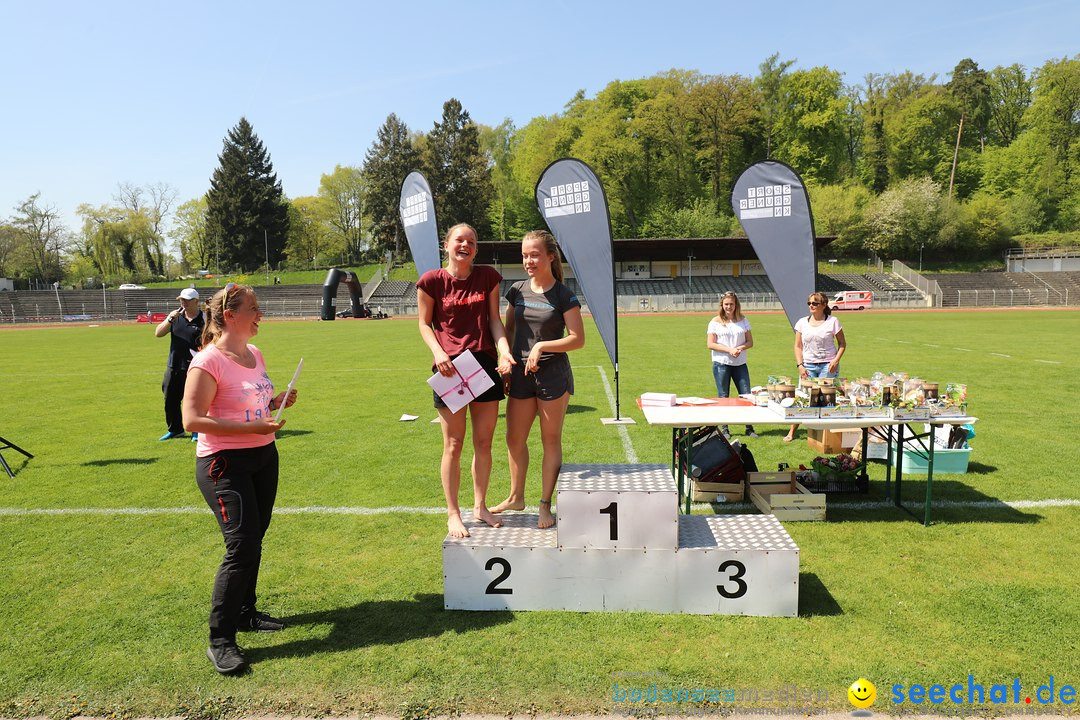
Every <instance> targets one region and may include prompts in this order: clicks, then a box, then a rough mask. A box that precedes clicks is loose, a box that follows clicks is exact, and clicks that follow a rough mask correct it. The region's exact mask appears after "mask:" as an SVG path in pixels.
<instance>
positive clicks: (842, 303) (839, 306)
mask: <svg viewBox="0 0 1080 720" xmlns="http://www.w3.org/2000/svg"><path fill="white" fill-rule="evenodd" d="M831 305H832V309H833V310H862V309H863V308H868V307H872V306H873V305H874V293H872V292H871V291H869V290H841V291H840V292H838V293H836V297H834V298H833V299H832V303H831Z"/></svg>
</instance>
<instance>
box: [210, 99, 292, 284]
mask: <svg viewBox="0 0 1080 720" xmlns="http://www.w3.org/2000/svg"><path fill="white" fill-rule="evenodd" d="M218 163H219V165H218V167H217V169H215V170H214V174H213V176H212V177H211V178H210V191H209V192H208V193H207V194H206V203H207V217H206V221H207V237H208V238H209V239H210V243H211V244H212V245H216V246H217V248H216V250H217V251H219V252H220V255H219V256H218V262H219V263H220V265H221V267H222V268H229V269H236V270H240V271H245V272H247V271H253V270H257V269H258V268H259V267H261V266H263V264H264V263H266V262H267V254H269V262H270V264H271V265H276V264H277V263H278V262H280V260H281V258H282V255H283V251H284V248H285V240H286V237H287V236H288V233H289V212H288V201H287V200H286V199H285V196H284V193H282V191H281V182H280V181H279V180H278V179H277V175H275V174H274V166H273V164H272V163H271V162H270V155H269V153H267V151H266V148H265V147H263V144H262V141H261V140H259V138H258V136H257V135H256V134H255V132H254V131H253V130H252V128H251V123H249V122H248V121H247V118H243V117H242V118H240V122H239V123H237V124H236V127H234V128H232V129H231V130H229V134H228V136H227V137H226V138H225V141H224V148H223V149H222V151H221V154H220V155H218Z"/></svg>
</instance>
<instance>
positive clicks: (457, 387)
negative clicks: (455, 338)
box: [428, 350, 495, 413]
mask: <svg viewBox="0 0 1080 720" xmlns="http://www.w3.org/2000/svg"><path fill="white" fill-rule="evenodd" d="M454 369H455V373H454V374H453V375H451V376H450V377H446V376H445V375H443V374H442V373H435V374H434V375H432V376H431V377H429V378H428V385H430V386H431V389H432V390H434V391H435V393H436V394H437V395H438V396H439V397H441V398H442V401H443V402H444V403H446V407H448V408H449V409H450V412H452V413H456V412H457V411H458V410H460V409H461V408H463V407H465V406H466V405H468V404H469V403H471V402H472V401H473V400H474V399H475V398H476V396H477V395H483V394H484V392H485V391H486V390H487V389H488V388H490V387H493V386H494V385H495V381H494V380H492V379H491V376H490V375H488V374H487V372H485V371H484V368H482V367H480V363H479V362H477V360H476V356H475V355H473V354H472V352H470V351H469V350H466V351H465V352H463V353H461V354H460V355H458V356H457V357H456V358H454Z"/></svg>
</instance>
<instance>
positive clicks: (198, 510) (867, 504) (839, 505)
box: [0, 498, 1080, 517]
mask: <svg viewBox="0 0 1080 720" xmlns="http://www.w3.org/2000/svg"><path fill="white" fill-rule="evenodd" d="M909 504H918V503H917V502H916V501H915V500H914V499H912V500H910V501H909ZM730 505H731V507H736V508H742V507H751V505H750V504H749V503H731V504H730ZM695 506H696V507H702V508H704V507H709V505H708V504H706V503H695ZM829 507H830V508H835V509H843V510H859V509H886V508H891V507H894V505H893V503H892V501H891V500H866V501H861V502H859V501H856V502H835V503H829ZM934 507H935V508H974V509H986V510H993V509H995V508H997V509H1000V508H1006V507H1008V508H1013V509H1014V510H1026V509H1029V508H1056V507H1080V500H1074V499H1070V498H1050V499H1046V500H935V501H934ZM526 510H527V511H529V512H537V511H538V509H537V508H535V507H530V508H526ZM445 513H446V508H445V507H408V506H405V505H392V506H390V507H381V508H368V507H348V506H346V507H327V506H322V505H312V506H309V507H276V508H274V514H275V515H395V514H402V515H442V514H445ZM209 514H210V509H209V508H205V507H174V508H167V507H165V508H5V507H0V516H4V517H10V516H28V515H39V516H40V515H46V516H52V515H97V516H103V517H108V516H116V515H209Z"/></svg>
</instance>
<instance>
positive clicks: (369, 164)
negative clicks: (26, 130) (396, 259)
mask: <svg viewBox="0 0 1080 720" xmlns="http://www.w3.org/2000/svg"><path fill="white" fill-rule="evenodd" d="M419 164H420V154H419V153H418V152H417V151H416V148H415V147H413V143H412V139H411V138H410V137H409V128H408V126H407V125H405V123H403V122H402V121H401V120H400V119H399V118H398V116H397V115H395V114H393V113H390V114H389V115H388V116H387V117H386V121H385V122H383V124H382V126H380V127H379V130H378V132H377V135H376V139H375V142H374V143H372V145H371V147H370V148H369V149H368V151H367V154H366V155H365V156H364V170H363V173H364V178H365V181H366V183H367V212H368V213H369V215H370V217H371V234H372V247H373V249H374V250H375V251H376V252H378V253H380V254H381V253H383V252H386V251H388V250H393V251H395V252H396V251H397V250H398V249H399V248H398V246H399V243H400V241H401V238H402V237H403V236H404V234H405V230H404V228H402V227H401V218H400V216H399V214H398V206H399V203H400V202H401V183H403V182H404V181H405V176H406V175H408V174H409V173H410V172H412V171H413V170H416V169H418V166H419Z"/></svg>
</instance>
